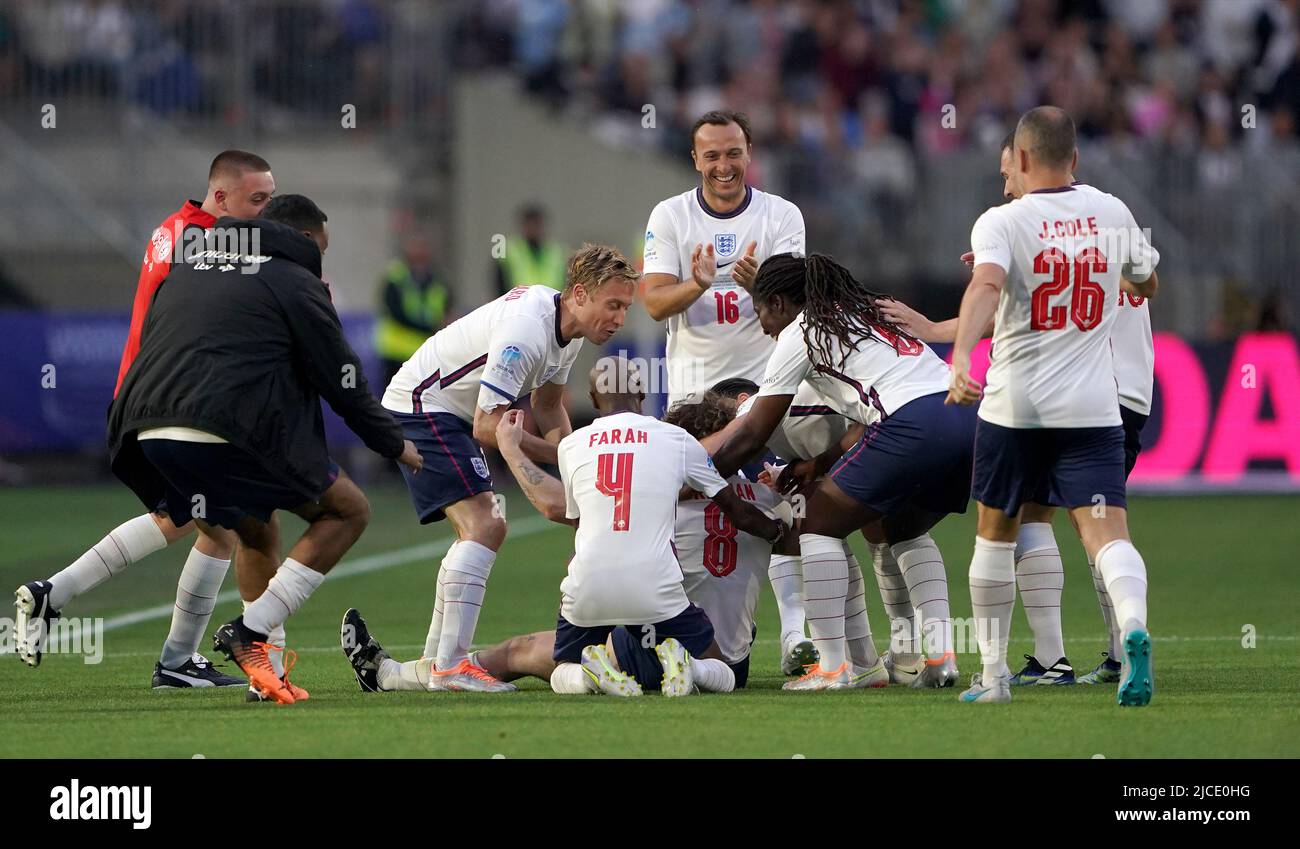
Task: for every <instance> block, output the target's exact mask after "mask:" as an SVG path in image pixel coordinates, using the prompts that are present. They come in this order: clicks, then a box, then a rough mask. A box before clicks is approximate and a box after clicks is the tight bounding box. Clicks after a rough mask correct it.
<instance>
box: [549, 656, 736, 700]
mask: <svg viewBox="0 0 1300 849" xmlns="http://www.w3.org/2000/svg"><path fill="white" fill-rule="evenodd" d="M690 664H691V676H692V677H694V678H695V686H697V687H699V688H700V689H701V690H704V691H706V692H709V693H730V692H731V691H732V690H734V689H736V673H735V672H733V671H731V667H730V666H727V664H725V663H723V662H722V661H720V660H718V659H717V658H704V659H702V660H701V659H699V658H694V657H693V658H691V660H690ZM557 692H558V691H557Z"/></svg>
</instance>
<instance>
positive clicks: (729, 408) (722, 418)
mask: <svg viewBox="0 0 1300 849" xmlns="http://www.w3.org/2000/svg"><path fill="white" fill-rule="evenodd" d="M735 417H736V402H735V401H734V400H733V399H731V398H728V397H726V396H725V395H719V394H718V393H716V392H706V393H704V397H703V398H702V399H701V400H699V401H696V402H687V401H679V402H677V403H676V404H673V406H672V409H670V410H669V411H668V413H667V414H666V415H665V416H664V421H665V422H667V423H668V424H670V425H676V426H677V427H679V428H681V429H682V430H684V431H686V432H687V433H689V434H690V435H691V436H693V437H695V438H696V439H703V438H704V437H706V436H709V435H710V434H714V433H717V432H718V431H720V430H722V429H723V428H724V427H726V426H727V425H728V424H730V423H731V420H732V419H734V418H735Z"/></svg>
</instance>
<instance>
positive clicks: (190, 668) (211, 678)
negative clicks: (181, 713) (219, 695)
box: [153, 652, 248, 690]
mask: <svg viewBox="0 0 1300 849" xmlns="http://www.w3.org/2000/svg"><path fill="white" fill-rule="evenodd" d="M247 684H248V681H246V680H245V679H243V678H236V677H234V676H233V675H225V674H223V673H221V672H218V671H217V670H216V667H215V666H213V664H212V661H210V660H208V659H207V658H206V657H204V656H203V655H201V654H199V653H198V652H195V653H194V654H192V655H191V656H190V657H189V658H188V659H187V660H186V661H185V662H184V663H182V664H181V665H180V666H177V667H175V668H174V669H168V668H167V667H165V666H163V665H162V663H161V662H159V663H155V664H154V666H153V688H154V689H155V690H168V689H172V688H176V689H184V688H186V687H243V686H245V685H247Z"/></svg>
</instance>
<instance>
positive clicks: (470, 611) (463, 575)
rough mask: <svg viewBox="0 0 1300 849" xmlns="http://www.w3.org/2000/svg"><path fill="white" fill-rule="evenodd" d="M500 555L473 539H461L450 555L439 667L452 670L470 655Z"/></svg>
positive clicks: (449, 552)
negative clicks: (488, 584) (489, 578)
mask: <svg viewBox="0 0 1300 849" xmlns="http://www.w3.org/2000/svg"><path fill="white" fill-rule="evenodd" d="M496 556H497V553H496V552H495V551H493V550H492V549H490V548H488V547H487V546H485V545H481V544H479V543H477V542H473V541H472V540H461V541H460V542H458V543H457V544H456V546H455V547H454V548H453V549H452V550H451V551H448V552H447V557H446V559H444V560H443V561H442V562H443V568H444V569H446V570H447V572H446V575H445V579H444V581H443V584H442V593H443V602H442V633H441V635H440V636H439V637H438V654H437V655H436V657H437V659H438V660H437V668H438V669H451V668H452V667H453V666H455V665H456V664H458V663H460V662H461V661H462V660H464V659H465V658H466V657H468V656H469V647H470V644H471V643H473V642H474V629H475V628H476V627H477V626H478V615H479V612H480V611H481V610H482V608H483V595H484V594H485V593H486V592H487V579H488V575H489V574H490V573H491V572H492V561H493V560H495V559H496Z"/></svg>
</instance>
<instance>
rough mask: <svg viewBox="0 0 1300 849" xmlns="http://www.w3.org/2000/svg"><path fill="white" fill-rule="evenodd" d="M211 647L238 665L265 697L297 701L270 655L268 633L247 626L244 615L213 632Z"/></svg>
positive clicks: (280, 702)
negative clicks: (267, 640) (278, 673)
mask: <svg viewBox="0 0 1300 849" xmlns="http://www.w3.org/2000/svg"><path fill="white" fill-rule="evenodd" d="M212 648H213V649H214V650H216V651H219V652H221V653H222V654H224V655H225V656H226V657H227V658H229V659H230V660H233V661H234V662H235V663H237V664H239V668H240V669H242V670H244V674H245V675H247V676H248V683H249V684H250V685H251V686H252V687H254V688H256V689H257V691H258V692H259V693H261V694H262V695H263V696H269V697H270V698H271V699H273V700H274V701H276V702H278V703H279V704H282V705H291V704H293V703H294V698H293V694H292V693H290V692H289V688H288V687H286V686H285V685H284V681H283V679H281V678H280V677H279V676H277V675H276V674H275V670H274V669H273V668H272V667H271V660H270V657H269V656H268V651H270V648H271V647H270V646H268V644H267V642H266V634H259V633H257V632H256V631H253V630H251V629H250V628H248V627H247V626H245V625H244V617H243V616H236V617H235V618H234V619H232V620H231V621H229V622H227V623H226V624H225V625H222V626H221V627H220V628H218V629H217V633H215V634H213V635H212Z"/></svg>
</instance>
